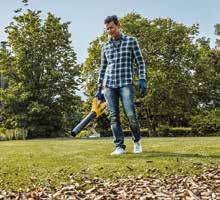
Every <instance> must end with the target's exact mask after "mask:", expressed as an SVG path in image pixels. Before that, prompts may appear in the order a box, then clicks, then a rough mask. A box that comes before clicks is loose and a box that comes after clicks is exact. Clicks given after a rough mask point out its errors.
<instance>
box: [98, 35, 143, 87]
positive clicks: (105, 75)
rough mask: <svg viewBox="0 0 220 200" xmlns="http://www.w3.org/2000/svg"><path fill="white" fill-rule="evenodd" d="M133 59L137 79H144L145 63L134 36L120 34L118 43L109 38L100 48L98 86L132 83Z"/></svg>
mask: <svg viewBox="0 0 220 200" xmlns="http://www.w3.org/2000/svg"><path fill="white" fill-rule="evenodd" d="M134 59H135V60H136V63H137V65H138V75H139V79H145V78H146V75H145V72H146V69H145V63H144V59H143V56H142V53H141V50H140V47H139V45H138V42H137V40H136V38H134V37H130V36H127V35H124V34H122V35H121V40H120V43H119V45H116V42H115V41H114V40H113V39H112V38H111V39H110V40H109V41H108V42H107V43H105V44H104V46H103V48H102V53H101V66H100V71H99V78H98V84H99V86H106V87H110V88H118V87H123V86H126V85H129V84H133V76H134Z"/></svg>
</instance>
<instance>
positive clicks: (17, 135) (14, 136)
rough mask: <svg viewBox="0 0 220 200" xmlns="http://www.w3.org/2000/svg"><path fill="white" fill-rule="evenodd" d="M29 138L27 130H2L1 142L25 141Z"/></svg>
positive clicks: (0, 134)
mask: <svg viewBox="0 0 220 200" xmlns="http://www.w3.org/2000/svg"><path fill="white" fill-rule="evenodd" d="M26 138H27V130H25V129H22V128H16V129H5V128H0V141H5V140H25V139H26Z"/></svg>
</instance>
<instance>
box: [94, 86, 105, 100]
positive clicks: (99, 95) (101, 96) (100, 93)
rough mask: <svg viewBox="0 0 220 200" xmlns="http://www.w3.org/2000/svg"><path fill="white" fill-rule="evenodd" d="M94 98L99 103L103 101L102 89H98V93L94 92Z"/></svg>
mask: <svg viewBox="0 0 220 200" xmlns="http://www.w3.org/2000/svg"><path fill="white" fill-rule="evenodd" d="M95 97H97V98H98V100H100V101H102V100H103V99H104V95H103V94H102V87H99V88H98V91H97V92H96V94H95Z"/></svg>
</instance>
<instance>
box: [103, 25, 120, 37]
mask: <svg viewBox="0 0 220 200" xmlns="http://www.w3.org/2000/svg"><path fill="white" fill-rule="evenodd" d="M105 28H106V31H107V33H108V34H109V35H110V36H111V37H113V38H117V37H118V36H119V35H120V25H119V24H118V25H116V24H115V23H114V22H109V23H107V24H105Z"/></svg>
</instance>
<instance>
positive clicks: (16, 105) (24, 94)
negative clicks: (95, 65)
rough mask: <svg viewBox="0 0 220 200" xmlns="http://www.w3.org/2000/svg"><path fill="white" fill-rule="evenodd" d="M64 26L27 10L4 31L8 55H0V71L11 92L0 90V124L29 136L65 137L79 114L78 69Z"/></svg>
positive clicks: (5, 53) (66, 27)
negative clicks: (0, 120)
mask: <svg viewBox="0 0 220 200" xmlns="http://www.w3.org/2000/svg"><path fill="white" fill-rule="evenodd" d="M68 25H69V22H67V23H61V19H60V18H58V17H55V16H54V15H53V14H51V13H48V16H47V18H46V20H45V22H44V23H42V20H41V18H40V11H32V10H29V9H28V10H27V12H26V13H24V14H22V15H19V16H15V17H14V21H13V22H11V23H10V25H9V26H8V27H6V33H8V41H7V43H8V45H9V50H8V51H7V52H2V58H1V62H0V66H1V71H2V73H3V75H4V76H6V77H8V83H9V87H8V88H7V90H4V91H1V92H2V97H1V101H2V102H3V104H4V108H3V109H1V115H2V117H3V122H2V123H3V125H4V127H6V128H16V127H22V128H26V129H28V131H29V137H42V136H43V137H49V136H56V135H58V134H60V133H63V132H64V130H65V128H67V127H69V126H70V124H71V122H70V121H69V120H71V119H72V118H73V116H74V113H76V112H77V110H78V107H79V106H78V105H79V104H80V97H78V96H77V95H76V94H75V92H76V90H77V86H78V80H77V79H78V78H77V77H79V73H80V70H79V66H78V65H77V63H76V54H75V52H74V49H73V48H72V47H71V40H70V38H71V34H70V33H69V31H68Z"/></svg>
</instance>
